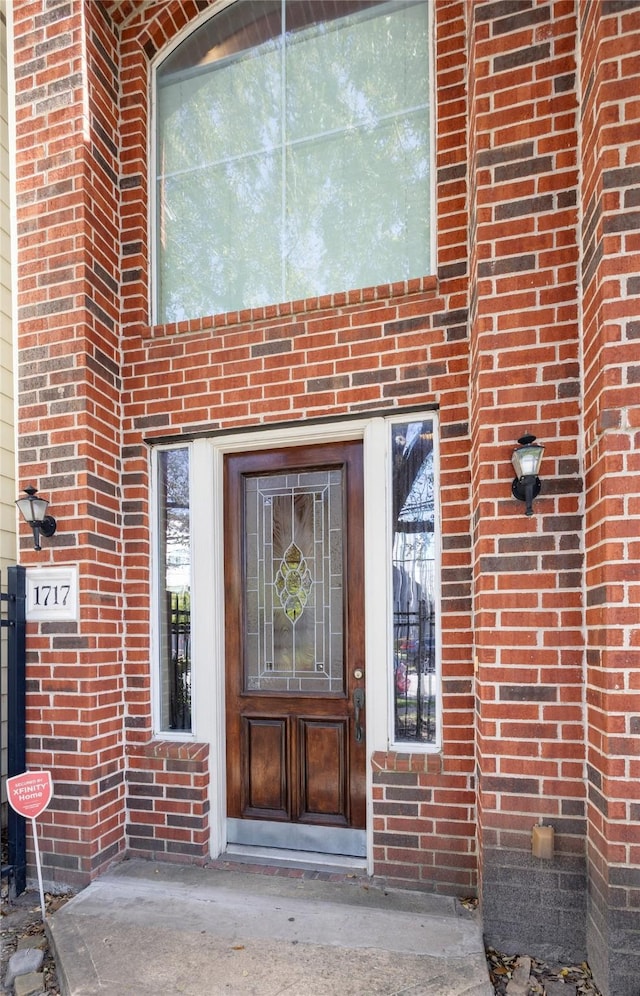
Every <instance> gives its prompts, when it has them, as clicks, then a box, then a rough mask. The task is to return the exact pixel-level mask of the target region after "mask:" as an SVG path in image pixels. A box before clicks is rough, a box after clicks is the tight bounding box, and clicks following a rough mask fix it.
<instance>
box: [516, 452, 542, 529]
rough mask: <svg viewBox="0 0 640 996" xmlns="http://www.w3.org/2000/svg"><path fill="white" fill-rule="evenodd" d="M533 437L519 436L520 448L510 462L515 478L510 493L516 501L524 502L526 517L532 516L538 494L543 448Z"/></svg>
mask: <svg viewBox="0 0 640 996" xmlns="http://www.w3.org/2000/svg"><path fill="white" fill-rule="evenodd" d="M535 438H536V437H535V436H520V439H519V440H518V442H519V443H520V446H518V447H517V449H515V450H514V451H513V454H512V456H511V462H512V464H513V469H514V470H515V472H516V476H515V477H514V479H513V484H512V485H511V492H512V494H513V497H514V498H517V499H518V501H526V503H527V507H526V510H525V514H526V515H533V499H534V498H536V497H537V495H539V494H540V478H539V477H538V471H539V470H540V464H541V463H542V455H543V453H544V446H542V445H541V444H540V443H536V442H535Z"/></svg>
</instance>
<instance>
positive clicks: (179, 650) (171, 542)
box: [156, 447, 191, 732]
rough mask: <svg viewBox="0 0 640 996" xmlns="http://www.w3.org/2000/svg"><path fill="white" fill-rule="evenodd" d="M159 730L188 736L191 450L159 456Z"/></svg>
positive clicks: (183, 449) (189, 699)
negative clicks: (184, 733)
mask: <svg viewBox="0 0 640 996" xmlns="http://www.w3.org/2000/svg"><path fill="white" fill-rule="evenodd" d="M156 479H157V489H156V490H157V520H158V541H159V542H158V546H159V552H158V582H157V587H158V599H157V605H158V611H159V627H158V630H159V634H160V636H159V643H160V647H159V649H160V682H159V693H160V694H159V697H160V703H159V725H160V729H161V730H162V731H164V732H170V731H176V732H190V730H191V516H190V501H189V449H188V447H180V448H177V449H168V450H160V451H159V452H158V454H157V464H156Z"/></svg>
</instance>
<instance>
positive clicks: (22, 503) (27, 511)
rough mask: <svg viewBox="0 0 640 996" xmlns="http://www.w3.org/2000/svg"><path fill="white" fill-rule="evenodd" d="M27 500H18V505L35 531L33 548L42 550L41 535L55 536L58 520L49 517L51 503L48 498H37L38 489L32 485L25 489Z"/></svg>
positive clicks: (24, 517)
mask: <svg viewBox="0 0 640 996" xmlns="http://www.w3.org/2000/svg"><path fill="white" fill-rule="evenodd" d="M24 493H25V494H26V495H27V497H26V498H18V499H16V505H17V506H18V508H19V509H20V511H21V512H22V517H23V519H24V520H25V522H28V523H29V525H30V526H31V528H32V529H33V548H34V550H41V549H42V547H41V546H40V534H42V535H43V536H53V534H54V533H55V531H56V520H55V519H54V517H53V516H52V515H47V508H48V505H49V502H48V501H47V499H46V498H36V493H37V492H36V489H35V488H34V487H33V485H32V484H30V485H29V487H28V488H25V489H24Z"/></svg>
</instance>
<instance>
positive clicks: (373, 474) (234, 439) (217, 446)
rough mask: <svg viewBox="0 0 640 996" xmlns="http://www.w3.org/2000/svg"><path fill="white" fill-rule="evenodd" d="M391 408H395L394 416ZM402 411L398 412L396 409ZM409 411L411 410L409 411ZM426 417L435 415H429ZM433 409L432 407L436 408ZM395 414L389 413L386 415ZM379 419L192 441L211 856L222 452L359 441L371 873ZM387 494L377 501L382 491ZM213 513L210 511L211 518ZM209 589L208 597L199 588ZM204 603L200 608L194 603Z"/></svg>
mask: <svg viewBox="0 0 640 996" xmlns="http://www.w3.org/2000/svg"><path fill="white" fill-rule="evenodd" d="M394 414H395V413H394ZM399 414H400V413H398V415H399ZM408 414H409V413H408ZM430 414H431V413H430ZM434 414H435V413H434ZM389 415H391V413H389ZM389 415H387V416H386V417H382V416H377V417H373V418H368V419H357V420H356V419H354V420H345V421H342V422H338V421H337V422H331V423H322V424H320V423H316V424H312V425H308V424H305V423H304V422H301V423H300V424H296V425H288V426H286V427H280V428H273V429H270V428H265V429H264V430H256V429H253V430H251V431H245V432H238V433H233V434H229V435H227V434H225V435H221V436H216V437H206V438H200V439H196V440H194V441H193V444H192V446H193V449H192V457H193V460H192V471H191V513H192V523H193V555H192V557H193V560H192V563H193V597H192V610H193V616H194V621H196V620H197V622H196V625H195V626H194V629H193V631H192V654H193V661H194V675H193V684H194V687H193V703H194V704H193V728H194V734H195V736H196V738H197V739H198V740H199V741H208V742H209V743H210V756H209V803H210V853H211V856H212V857H218V856H219V855H220V854H222V853H223V852H224V850H225V849H226V845H227V839H226V818H227V800H226V736H225V626H224V624H225V618H224V556H223V553H224V508H223V483H224V457H225V455H226V454H227V453H239V452H243V451H254V452H255V451H257V450H266V449H274V448H278V447H283V446H286V447H296V446H303V445H312V444H313V443H322V442H342V441H346V440H362V443H363V469H364V576H365V692H366V710H365V717H366V744H367V760H366V812H367V818H366V839H367V871H368V873H369V874H373V829H372V823H373V821H372V818H371V816H372V784H373V778H372V770H371V756H372V754H373V753H374V752H375V751H378V750H387V749H388V746H389V738H388V729H389V726H388V719H389V709H390V670H389V668H388V661H389V648H390V645H391V634H390V631H389V618H388V617H389V612H388V606H389V604H390V602H389V599H390V585H391V572H390V571H389V570H387V564H388V545H389V544H388V542H387V541H385V542H383V543H381V542H380V537H381V536H384V537H385V538H386V539H387V540H388V532H389V522H388V514H387V508H388V490H389V474H388V463H387V455H386V454H387V434H388V424H389V422H388V419H389ZM381 494H384V495H385V496H387V500H385V501H380V495H381ZM212 512H213V514H212ZM205 593H206V594H205ZM201 604H202V611H200V606H201Z"/></svg>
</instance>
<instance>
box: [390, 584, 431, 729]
mask: <svg viewBox="0 0 640 996" xmlns="http://www.w3.org/2000/svg"><path fill="white" fill-rule="evenodd" d="M393 630H394V633H393V636H394V672H395V673H394V682H395V732H396V738H397V739H398V740H399V741H404V742H406V743H422V744H424V743H433V742H434V740H435V737H436V658H435V652H436V640H435V612H434V607H433V604H432V603H430V602H427V601H426V600H424V599H422V600H421V601H420V602H419V604H418V606H417V610H416V611H413V612H394V614H393Z"/></svg>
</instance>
